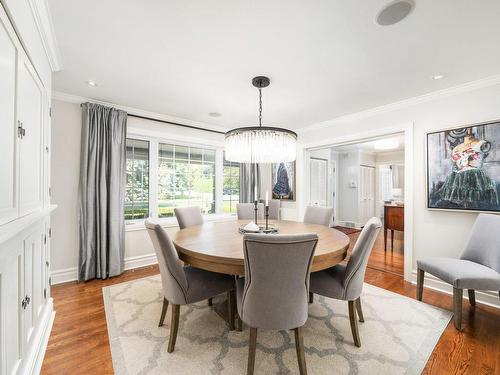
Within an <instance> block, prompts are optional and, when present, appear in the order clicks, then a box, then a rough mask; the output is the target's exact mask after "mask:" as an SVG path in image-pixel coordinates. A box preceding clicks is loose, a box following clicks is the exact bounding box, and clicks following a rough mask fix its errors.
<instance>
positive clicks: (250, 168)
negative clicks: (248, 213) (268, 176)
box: [240, 163, 261, 203]
mask: <svg viewBox="0 0 500 375" xmlns="http://www.w3.org/2000/svg"><path fill="white" fill-rule="evenodd" d="M255 185H257V199H260V198H261V196H260V167H259V164H254V163H248V164H247V163H242V164H240V202H241V203H252V202H254V201H255Z"/></svg>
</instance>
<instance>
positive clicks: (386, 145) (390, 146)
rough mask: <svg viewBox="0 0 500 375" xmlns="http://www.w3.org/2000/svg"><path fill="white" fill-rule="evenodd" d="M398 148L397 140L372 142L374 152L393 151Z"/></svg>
mask: <svg viewBox="0 0 500 375" xmlns="http://www.w3.org/2000/svg"><path fill="white" fill-rule="evenodd" d="M398 147H399V141H398V139H397V138H387V139H380V140H378V141H375V142H373V148H374V149H375V150H394V149H396V148H398Z"/></svg>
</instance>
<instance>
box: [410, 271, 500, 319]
mask: <svg viewBox="0 0 500 375" xmlns="http://www.w3.org/2000/svg"><path fill="white" fill-rule="evenodd" d="M410 282H411V283H412V284H417V270H416V269H414V270H412V272H411V280H410ZM424 287H425V288H427V289H432V290H437V291H438V292H442V293H446V294H453V287H452V286H451V285H450V284H448V283H445V282H444V281H442V280H440V279H438V278H437V277H435V276H433V275H431V274H429V273H427V272H426V273H425V277H424ZM475 294H476V301H477V302H479V303H482V304H485V305H488V306H491V307H496V308H497V309H500V299H499V298H498V292H490V291H480V290H476V293H475ZM423 296H424V298H423V301H424V302H425V291H424V294H423ZM464 298H466V299H469V298H468V296H467V293H465V294H464Z"/></svg>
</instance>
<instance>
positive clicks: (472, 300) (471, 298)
mask: <svg viewBox="0 0 500 375" xmlns="http://www.w3.org/2000/svg"><path fill="white" fill-rule="evenodd" d="M467 293H469V303H470V305H471V306H476V293H475V292H474V289H467Z"/></svg>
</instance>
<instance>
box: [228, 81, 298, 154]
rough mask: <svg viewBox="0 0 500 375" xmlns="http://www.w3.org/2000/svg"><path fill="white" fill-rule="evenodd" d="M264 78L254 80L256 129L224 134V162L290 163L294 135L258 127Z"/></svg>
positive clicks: (279, 130)
mask: <svg viewBox="0 0 500 375" xmlns="http://www.w3.org/2000/svg"><path fill="white" fill-rule="evenodd" d="M270 83H271V81H270V80H269V78H267V77H262V76H260V77H255V78H254V79H252V84H253V85H254V86H255V87H256V88H257V89H258V90H259V126H248V127H244V128H236V129H232V130H230V131H228V132H227V133H226V134H225V149H226V160H229V161H234V162H238V163H279V162H290V161H294V160H295V157H296V154H297V150H296V143H297V134H296V133H295V132H293V131H291V130H288V129H283V128H276V127H271V126H262V89H263V88H264V87H267V86H269V84H270Z"/></svg>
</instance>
